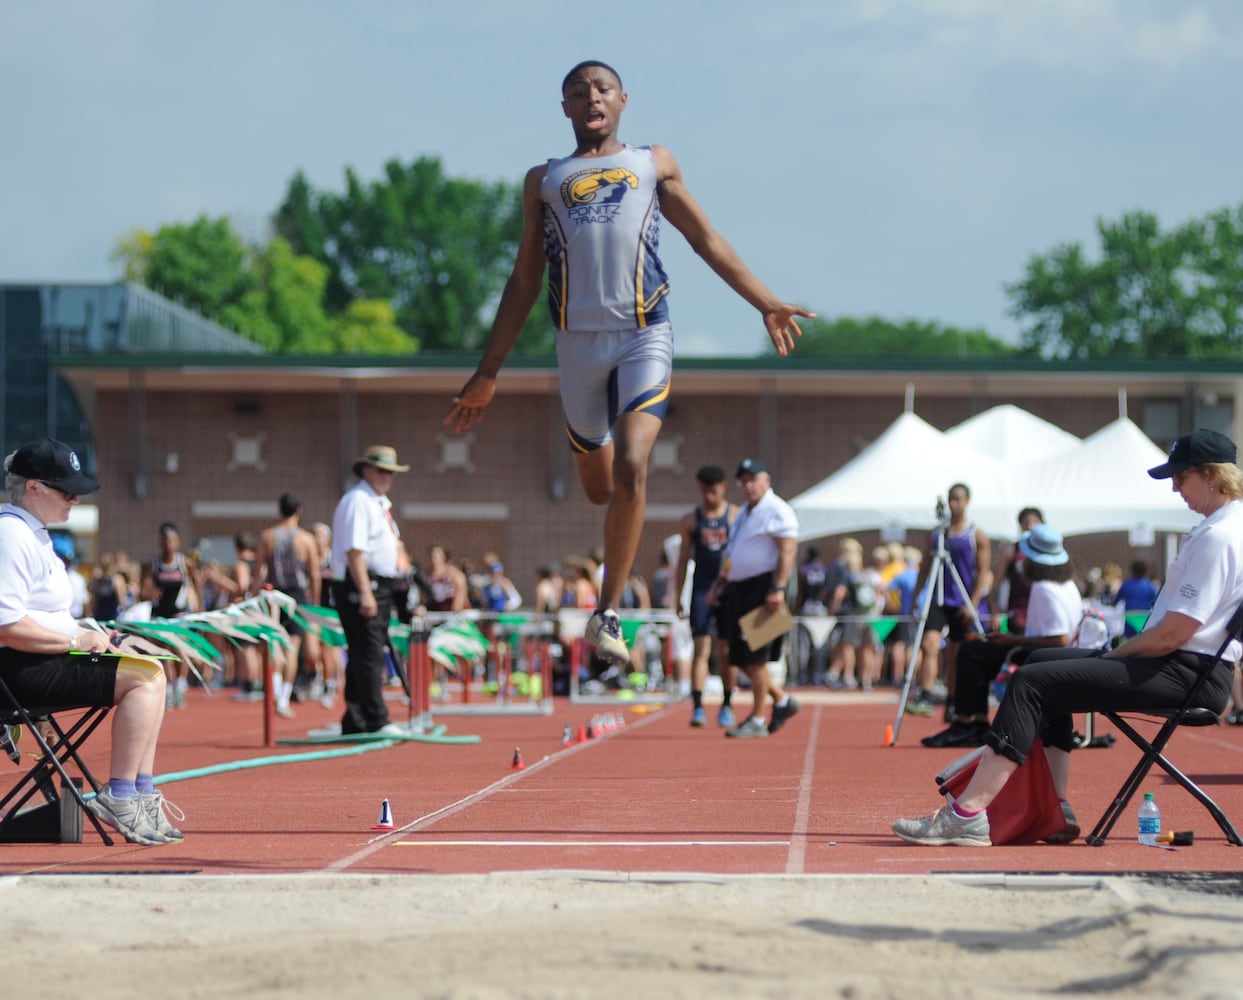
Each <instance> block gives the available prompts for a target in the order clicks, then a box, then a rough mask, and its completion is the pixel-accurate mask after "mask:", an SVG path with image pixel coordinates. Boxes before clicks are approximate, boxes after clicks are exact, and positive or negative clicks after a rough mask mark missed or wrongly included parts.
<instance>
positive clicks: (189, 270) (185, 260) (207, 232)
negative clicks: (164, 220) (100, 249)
mask: <svg viewBox="0 0 1243 1000" xmlns="http://www.w3.org/2000/svg"><path fill="white" fill-rule="evenodd" d="M144 245H145V241H143V240H139V241H137V243H136V244H135V249H136V250H137V251H139V252H140V253H141V251H142V250H143V248H144ZM246 259H247V249H246V244H245V243H244V242H243V241H242V239H241V237H239V236H238V235H237V234H236V233H234V232H233V228H232V226H230V225H229V220H228V219H226V218H223V217H221V218H219V219H209V218H208V217H207V216H206V215H200V216H199V217H198V218H197V219H195V220H194V222H191V223H189V224H183V223H177V224H174V225H167V226H161V227H160V228H159V229H158V230H157V231H156V233H155V235H154V237H153V238H152V239H151V241H150V245H149V249H147V252H146V254H145V259H143V260H141V261H140V260H139V259H138V258H137V257H136V258H133V259H132V261H131V263H130V264H127V270H128V269H129V267H131V266H132V267H134V268H135V270H136V271H137V272H138V273H140V274H141V275H142V281H143V283H144V284H145V285H146V286H147V287H148V288H151V289H153V290H154V291H157V292H159V293H160V294H161V295H164V296H167V297H168V298H170V299H174V300H175V301H177V302H180V303H181V304H182V305H184V306H186V307H187V308H189V309H193V310H195V311H196V312H200V313H202V314H203V315H204V316H207V317H208V318H210V319H219V318H220V316H221V314H222V313H223V312H224V310H225V308H226V307H227V306H230V305H233V304H235V303H237V302H239V301H240V300H241V299H242V297H243V296H244V295H246V293H247V292H249V291H250V290H251V289H252V288H253V287H254V280H253V277H252V275H251V274H249V273H248V271H247V269H246Z"/></svg>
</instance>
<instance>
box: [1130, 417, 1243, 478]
mask: <svg viewBox="0 0 1243 1000" xmlns="http://www.w3.org/2000/svg"><path fill="white" fill-rule="evenodd" d="M1236 454H1237V449H1236V448H1235V446H1234V442H1233V441H1231V440H1230V439H1229V438H1228V437H1226V435H1224V434H1219V433H1218V432H1217V431H1210V430H1206V429H1205V428H1203V427H1201V428H1200V429H1199V430H1198V431H1192V432H1191V433H1190V434H1184V435H1183V436H1182V437H1180V438H1179V439H1178V440H1176V441H1175V442H1174V443H1173V444H1172V445H1170V460H1169V461H1168V462H1166V463H1165V464H1164V465H1158V466H1155V467H1154V468H1151V469H1149V470H1148V475H1150V476H1152V478H1153V479H1169V478H1170V476H1173V475H1176V474H1177V473H1179V472H1186V471H1187V470H1188V469H1190V468H1192V467H1193V466H1196V465H1213V464H1215V463H1218V462H1233V461H1234V459H1235V455H1236Z"/></svg>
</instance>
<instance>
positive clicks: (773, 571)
mask: <svg viewBox="0 0 1243 1000" xmlns="http://www.w3.org/2000/svg"><path fill="white" fill-rule="evenodd" d="M737 477H738V485H739V487H740V488H741V490H742V495H743V497H744V498H745V499H746V504H745V505H744V506H743V508H742V510H741V511H740V512H739V514H738V517H737V518H736V519H735V521H734V523H733V526H732V528H731V530H730V533H729V544H728V545H727V546H726V549H725V558H724V559H723V560H722V563H721V575H720V576H718V577H717V582H716V584H714V585H713V588H712V591H711V592H710V593H709V598H708V603H709V604H711V605H713V606H715V608H716V622H717V634H718V635H719V636H720V637H721V638H722V639H723V640H725V642H726V643H727V644H728V645H729V662H730V665H731V666H733V667H739V668H741V669H742V670H743V672H744V673H745V674H746V675H747V678H748V680H750V682H751V697H752V699H753V707H752V709H751V715H750V716H749V717H748V718H746V719H744V720H743V721H742V722H741V723H739V724H738V725H737V726H735V727H734V728H733V729H729V730H727V731H726V733H725V735H726V736H730V737H734V738H736V739H737V738H750V737H763V736H768V735H769V734H770V733H775V732H777V730H779V729H780V728H781V727H782V726H784V725H785V724H786V722H787V721H788V720H789V719H790V718H791V717H792V716H793V715H794V713H795V712H797V711H798V708H799V705H798V702H797V701H795V700H794V699H793V698H791V697H790V696H789V695H788V694H787V693H786V691H785V689H784V688H783V687H781V685H779V684H778V683H777V682H776V681H775V680H773V679H772V678H771V677H770V676H769V673H768V664H769V662H770V661H772V660H776V659H778V658H780V656H781V644H782V640H783V639H784V636H779V637H778V638H777V639H775V640H773V642H771V643H769V644H768V645H765V646H761V647H760V648H759V649H752V648H751V647H750V646H749V645H747V642H746V640H745V639H744V638H743V635H742V628H741V626H740V625H739V620H740V619H741V618H742V617H743V616H744V615H746V614H747V613H748V612H751V611H754V610H755V609H756V608H759V607H765V608H767V609H768V610H769V612H778V611H780V610H781V608H782V607H783V606H784V605H785V600H786V590H787V589H788V588H789V586H790V578H791V577H792V576H793V575H794V561H795V556H796V555H797V551H798V518H797V517H796V516H795V514H794V511H793V510H792V509H791V508H790V505H789V504H788V503H786V502H785V501H784V500H782V499H781V497H779V496H777V494H776V493H774V492H773V491H772V488H771V487H772V477H771V475H770V474H769V471H768V466H766V465H765V464H764V463H763V462H759V461H756V460H755V459H751V458H747V459H744V460H743V462H742V464H741V465H739V466H738V472H737ZM770 693H771V694H772V698H773V714H772V719H771V721H769V722H765V721H764V708H765V704H766V702H767V699H768V695H769V694H770Z"/></svg>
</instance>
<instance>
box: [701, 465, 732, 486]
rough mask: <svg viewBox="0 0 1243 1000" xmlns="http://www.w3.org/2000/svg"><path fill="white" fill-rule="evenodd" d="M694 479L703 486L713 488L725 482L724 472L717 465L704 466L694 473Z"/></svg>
mask: <svg viewBox="0 0 1243 1000" xmlns="http://www.w3.org/2000/svg"><path fill="white" fill-rule="evenodd" d="M695 479H696V480H697V481H699V482H701V483H703V484H704V485H705V486H715V485H716V484H717V483H723V482H725V470H724V469H722V468H721V467H720V466H719V465H705V466H703V467H702V468H701V469H700V470H699V471H698V472H696V473H695Z"/></svg>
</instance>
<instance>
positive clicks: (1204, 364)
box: [48, 351, 1243, 376]
mask: <svg viewBox="0 0 1243 1000" xmlns="http://www.w3.org/2000/svg"><path fill="white" fill-rule="evenodd" d="M478 359H479V354H478V353H470V354H456V353H454V354H448V353H440V352H432V351H423V352H420V353H418V354H412V355H400V356H396V357H393V356H387V355H374V354H249V355H238V354H207V353H199V352H192V353H175V352H168V353H151V352H147V353H143V354H138V355H135V354H85V353H73V354H53V355H51V356H50V357H49V359H48V360H49V362H50V364H51V365H52V366H53V367H55V368H58V369H64V368H81V369H97V370H116V369H170V368H223V369H229V368H259V369H276V370H281V369H302V370H335V371H351V370H361V369H377V368H393V369H405V370H412V369H414V370H418V369H422V370H448V369H467V370H469V369H473V368H474V366H475V364H476V363H477V361H478ZM556 364H557V361H556V358H555V357H553V356H551V355H550V356H547V357H531V356H525V355H513V356H511V357H510V358H509V359H508V360H507V361H506V362H505V368H506V370H511V371H514V370H519V371H542V370H552V369H555V368H556ZM674 369H675V370H677V371H686V372H718V373H721V374H729V373H733V372H750V373H760V372H763V373H764V374H766V375H770V374H771V375H778V376H779V375H781V374H783V373H784V374H789V375H804V374H807V373H809V372H913V373H914V372H923V373H947V374H955V375H969V374H973V373H987V374H994V375H1006V374H1014V375H1022V374H1031V373H1037V374H1044V375H1049V374H1055V373H1059V372H1060V373H1074V374H1080V375H1083V374H1091V373H1093V372H1102V373H1109V374H1111V375H1118V374H1128V373H1133V374H1142V375H1227V376H1228V375H1243V357H1239V358H1237V359H1236V358H1230V359H1225V358H1192V359H1169V358H1160V359H1143V360H1141V359H1134V358H1130V359H1118V360H1116V361H1114V360H1107V359H1092V360H1087V361H1049V360H1042V359H1038V358H1007V357H997V356H993V357H980V358H959V357H939V358H928V357H919V358H900V357H885V358H841V357H837V358H824V357H816V358H800V357H798V356H797V355H794V356H792V357H789V358H779V357H776V356H773V355H761V356H759V357H717V358H714V357H683V358H676V359H675V360H674Z"/></svg>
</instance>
